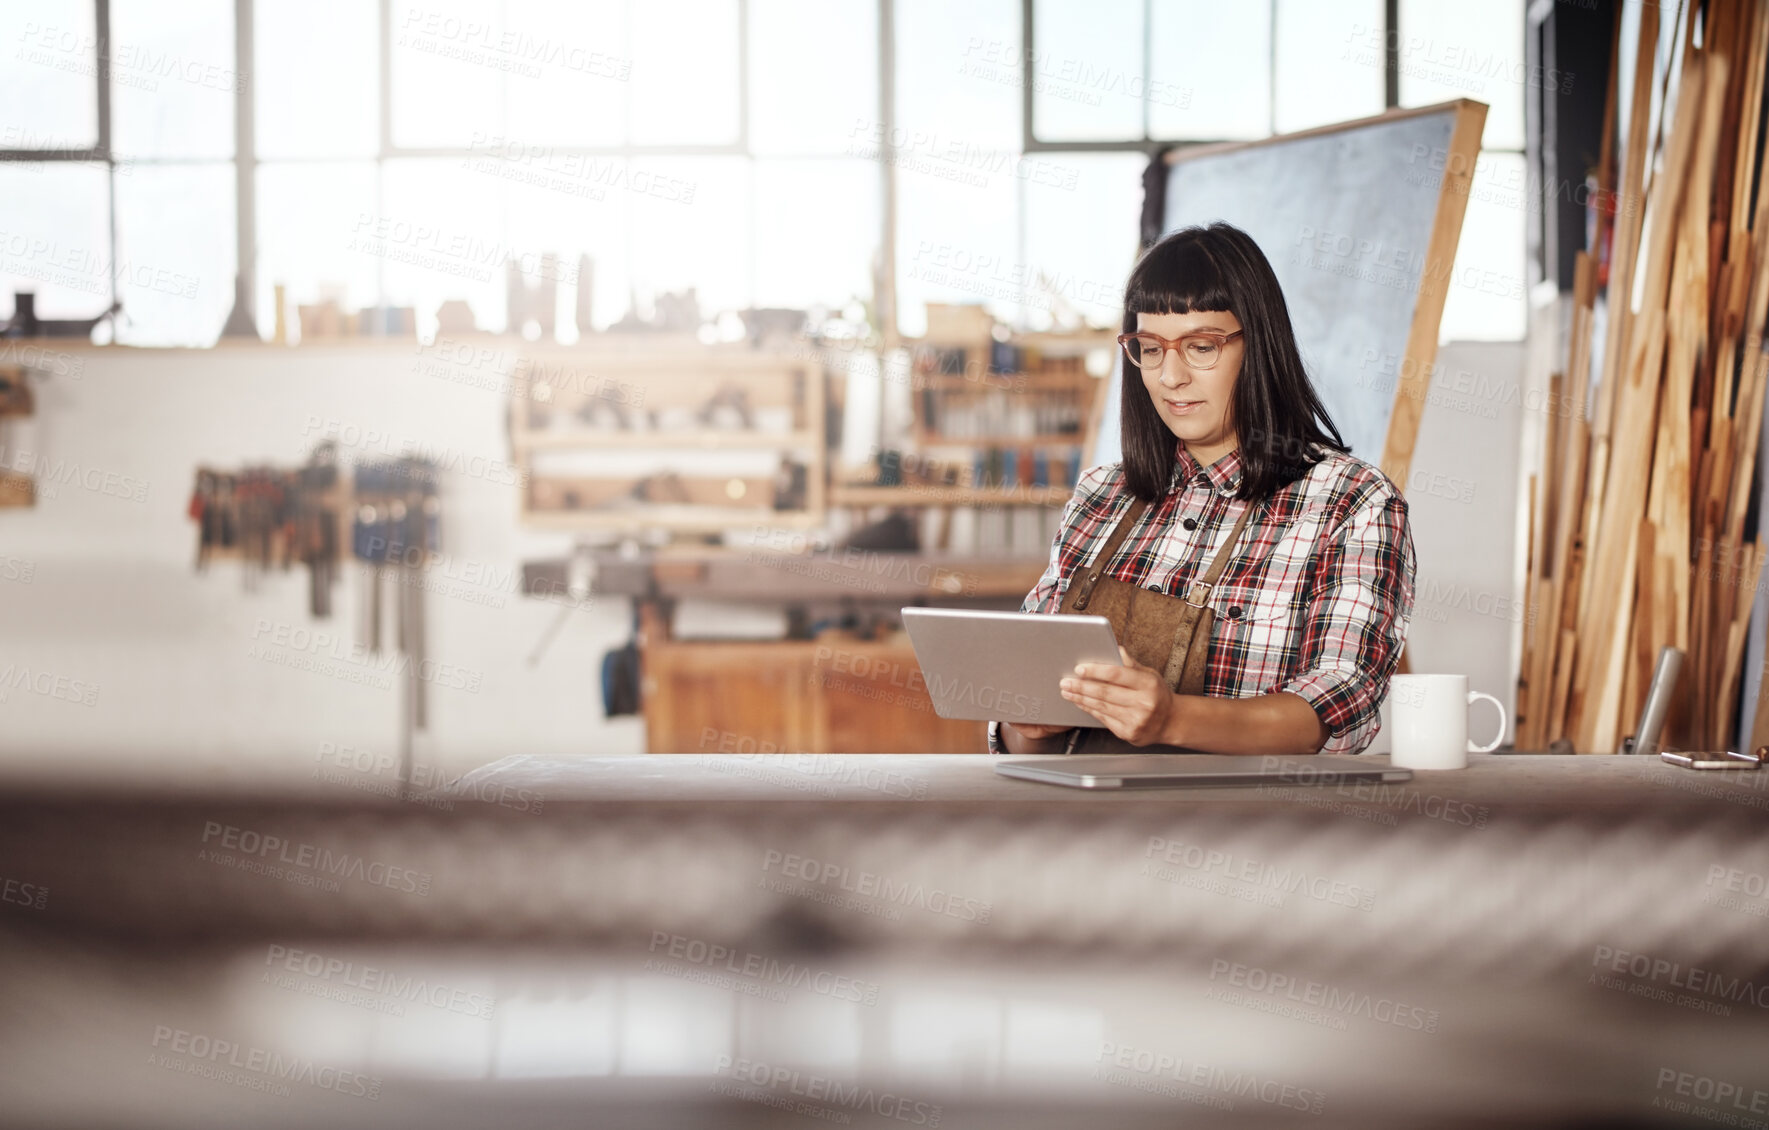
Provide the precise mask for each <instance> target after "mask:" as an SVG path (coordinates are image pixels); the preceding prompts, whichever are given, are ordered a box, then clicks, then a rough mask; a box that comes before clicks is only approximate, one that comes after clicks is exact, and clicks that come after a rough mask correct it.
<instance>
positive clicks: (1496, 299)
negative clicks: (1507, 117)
mask: <svg viewBox="0 0 1769 1130" xmlns="http://www.w3.org/2000/svg"><path fill="white" fill-rule="evenodd" d="M1523 160H1524V159H1523V157H1522V156H1521V155H1520V154H1516V153H1482V154H1481V155H1480V159H1479V160H1478V161H1476V162H1475V165H1474V185H1473V187H1472V188H1471V189H1470V190H1469V193H1468V213H1467V215H1466V217H1465V218H1464V219H1463V220H1462V241H1461V243H1459V244H1458V245H1457V247H1456V266H1455V273H1454V276H1453V277H1452V279H1451V284H1450V288H1449V294H1448V295H1447V296H1446V298H1445V300H1444V307H1443V326H1442V329H1441V330H1440V331H1439V333H1438V335H1437V336H1438V340H1439V341H1518V340H1521V339H1522V337H1523V335H1524V330H1525V326H1526V320H1527V316H1528V314H1527V307H1526V304H1525V299H1524V295H1525V292H1526V290H1527V288H1528V283H1526V282H1525V280H1524V245H1523V238H1524V236H1523V232H1524V218H1525V209H1526V208H1527V207H1528V205H1529V193H1528V190H1527V187H1526V186H1525V184H1524V165H1523Z"/></svg>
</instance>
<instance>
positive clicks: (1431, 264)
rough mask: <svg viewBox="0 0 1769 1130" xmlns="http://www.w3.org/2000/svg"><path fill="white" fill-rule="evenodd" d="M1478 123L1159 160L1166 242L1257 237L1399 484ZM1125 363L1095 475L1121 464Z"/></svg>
mask: <svg viewBox="0 0 1769 1130" xmlns="http://www.w3.org/2000/svg"><path fill="white" fill-rule="evenodd" d="M1485 121H1486V106H1485V105H1484V104H1483V103H1479V102H1473V101H1470V100H1468V99H1459V100H1457V101H1454V102H1446V103H1442V104H1440V105H1436V106H1426V107H1420V108H1417V109H1411V110H1391V111H1389V112H1388V113H1386V114H1380V115H1378V116H1376V117H1373V118H1361V119H1359V120H1357V121H1352V122H1344V123H1341V124H1338V125H1332V126H1324V127H1320V128H1317V129H1312V130H1306V131H1303V132H1301V133H1293V134H1284V135H1282V136H1279V137H1273V138H1268V139H1266V140H1264V141H1256V142H1249V143H1245V144H1229V145H1211V146H1200V147H1196V148H1192V149H1187V150H1180V151H1176V152H1173V153H1169V154H1165V155H1164V156H1161V157H1157V158H1156V159H1157V160H1161V161H1165V162H1167V164H1168V168H1167V170H1166V178H1165V181H1166V185H1165V192H1164V194H1163V200H1162V202H1161V222H1160V231H1161V232H1162V233H1163V234H1165V233H1167V232H1171V231H1175V230H1177V229H1179V228H1182V227H1188V226H1190V225H1192V224H1203V223H1210V222H1213V221H1216V220H1226V221H1227V222H1229V223H1231V224H1234V225H1235V226H1236V227H1238V228H1241V229H1242V230H1244V231H1245V232H1247V234H1248V235H1250V236H1252V237H1253V240H1254V242H1256V243H1258V244H1259V247H1260V249H1261V250H1263V251H1264V252H1265V254H1266V257H1267V258H1268V259H1270V260H1271V264H1272V269H1273V270H1274V271H1275V272H1276V274H1277V276H1278V282H1279V283H1280V284H1281V285H1282V287H1283V290H1284V298H1285V301H1286V302H1287V303H1288V305H1289V308H1290V319H1291V322H1292V324H1293V325H1294V326H1295V329H1296V338H1297V343H1298V345H1299V346H1300V347H1301V350H1302V358H1303V362H1304V364H1305V365H1306V366H1307V367H1308V371H1309V375H1310V377H1311V378H1312V379H1313V380H1314V383H1315V387H1316V389H1317V390H1318V391H1319V393H1320V395H1321V399H1322V400H1323V401H1324V402H1325V404H1326V406H1327V411H1328V412H1329V413H1330V414H1331V415H1332V417H1333V421H1334V423H1336V424H1338V425H1339V430H1340V432H1341V434H1343V435H1344V437H1345V440H1346V442H1347V443H1348V444H1349V445H1350V447H1351V450H1352V453H1353V454H1355V455H1358V456H1360V457H1361V458H1364V459H1368V460H1370V461H1372V462H1379V463H1380V464H1381V466H1382V469H1383V470H1384V471H1385V472H1386V473H1387V474H1388V476H1389V478H1391V479H1393V480H1394V481H1395V482H1396V483H1399V484H1402V486H1403V487H1404V485H1405V483H1406V480H1407V472H1408V470H1409V468H1410V464H1411V462H1412V453H1413V440H1414V437H1415V436H1416V435H1417V433H1418V426H1419V413H1420V411H1421V410H1422V409H1423V407H1424V404H1425V392H1426V389H1427V388H1428V387H1429V384H1430V375H1431V367H1432V364H1433V363H1434V361H1435V360H1436V355H1437V331H1438V325H1439V322H1440V320H1441V319H1442V316H1443V300H1444V295H1445V293H1446V292H1447V289H1448V286H1449V285H1450V283H1451V281H1452V279H1453V271H1454V264H1455V253H1456V243H1457V240H1458V239H1459V238H1460V236H1461V231H1462V216H1463V213H1464V211H1465V210H1466V205H1467V199H1468V197H1467V193H1468V186H1469V184H1470V182H1471V180H1472V174H1473V171H1474V162H1475V158H1476V156H1477V155H1478V153H1479V150H1480V131H1481V128H1482V126H1483V125H1484V124H1485ZM1159 181H1160V178H1158V177H1155V178H1145V182H1146V183H1159ZM1119 361H1120V372H1119V374H1118V376H1117V378H1116V379H1113V380H1112V381H1111V387H1110V389H1109V391H1108V393H1107V402H1106V405H1105V410H1104V411H1102V412H1101V413H1100V424H1099V432H1098V436H1097V440H1096V444H1095V449H1094V455H1093V459H1092V460H1091V462H1093V463H1111V462H1115V461H1117V460H1118V459H1119V458H1121V452H1120V450H1119V444H1118V393H1119V382H1120V380H1121V379H1122V364H1123V358H1122V357H1120V358H1119Z"/></svg>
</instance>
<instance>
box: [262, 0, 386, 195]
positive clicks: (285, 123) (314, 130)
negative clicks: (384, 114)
mask: <svg viewBox="0 0 1769 1130" xmlns="http://www.w3.org/2000/svg"><path fill="white" fill-rule="evenodd" d="M252 19H253V24H252V37H253V53H254V54H255V55H256V56H257V67H256V68H255V70H254V71H253V73H252V74H251V75H250V76H248V83H249V85H250V86H251V87H252V88H253V106H254V113H255V114H256V115H257V119H256V121H255V122H254V126H253V128H254V135H255V139H256V142H257V147H258V156H259V157H261V158H267V159H270V160H275V159H277V158H280V157H371V156H373V155H374V153H375V146H376V144H377V141H376V135H377V134H378V133H379V132H380V128H381V127H380V120H381V115H380V112H379V110H377V109H376V107H377V106H379V104H380V101H381V91H380V67H381V64H380V58H379V56H380V51H379V45H380V40H381V31H380V19H379V18H378V10H377V6H376V5H374V4H364V3H362V2H361V0H257V6H256V8H255V9H254V14H253V17H252ZM395 19H396V20H397V19H398V16H395ZM321 59H323V60H325V65H324V66H320V65H317V61H318V60H321Z"/></svg>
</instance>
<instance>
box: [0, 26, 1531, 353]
mask: <svg viewBox="0 0 1769 1130" xmlns="http://www.w3.org/2000/svg"><path fill="white" fill-rule="evenodd" d="M1392 6H1393V7H1394V9H1395V10H1396V11H1397V12H1398V17H1397V19H1398V25H1397V26H1396V27H1392V28H1391V27H1388V26H1387V24H1386V16H1385V12H1386V11H1387V10H1388V9H1389V8H1390V7H1391V5H1390V4H1388V3H1385V2H1384V0H1253V2H1251V3H1244V4H1242V3H1237V4H1221V3H1216V2H1214V0H1088V2H1086V3H1083V2H1081V0H965V2H964V3H951V2H949V0H183V2H181V3H180V4H178V5H173V6H171V7H170V8H167V7H166V6H165V5H163V4H158V3H155V2H154V0H109V2H108V3H106V4H103V5H100V4H98V3H96V2H95V0H35V2H33V3H32V4H30V5H22V4H19V5H5V6H0V42H3V43H4V44H5V45H6V48H7V51H8V55H9V61H8V64H7V65H6V66H5V67H4V68H0V98H3V99H4V101H5V104H6V105H8V106H9V107H12V108H13V112H12V113H11V114H9V121H8V122H7V123H5V126H4V129H5V134H4V136H0V150H3V151H4V153H5V156H6V157H7V158H8V160H7V161H6V162H5V163H3V164H0V191H3V192H4V193H5V197H4V198H5V199H6V200H7V202H8V218H7V223H6V224H5V229H6V230H5V236H6V239H5V242H4V244H0V288H3V293H0V311H9V310H10V309H11V307H12V303H13V298H12V294H13V292H14V291H31V292H33V293H34V294H35V295H36V305H37V310H38V312H39V314H40V315H41V316H43V317H63V318H72V317H95V316H97V315H98V314H100V313H102V312H103V311H104V310H105V309H107V308H108V307H109V306H110V305H111V303H112V302H113V301H117V302H120V303H121V304H122V311H123V312H122V315H121V317H120V318H119V319H118V320H117V322H116V328H115V331H114V332H115V334H116V337H117V339H118V340H121V341H125V342H132V343H138V344H178V345H203V344H208V343H211V342H213V341H214V340H216V338H217V336H218V334H219V333H220V329H221V326H222V323H223V321H224V319H225V318H226V316H227V313H228V311H229V310H230V309H231V308H232V307H233V303H234V279H235V276H236V273H243V274H244V275H246V276H247V277H248V278H249V279H250V281H251V283H252V289H251V294H250V296H249V299H248V305H249V312H250V313H251V315H252V317H253V319H254V321H255V323H256V325H257V327H258V331H259V333H260V334H262V335H263V336H266V337H268V336H270V334H271V333H272V331H273V328H274V326H275V325H276V321H277V313H278V311H277V309H276V304H275V294H276V292H277V288H279V287H280V288H282V290H283V291H284V292H285V294H286V299H285V307H284V311H285V313H286V314H287V316H288V317H289V319H290V321H291V323H294V322H297V321H298V318H297V315H296V313H295V311H296V309H297V307H299V306H307V305H312V304H316V303H324V302H327V301H335V302H336V303H338V305H339V306H340V307H341V308H342V309H344V310H346V311H349V310H356V309H365V308H369V307H374V306H409V307H411V308H413V310H414V311H415V314H416V319H417V324H418V327H419V331H420V333H424V334H426V335H427V334H428V333H429V332H430V331H431V330H432V329H433V328H434V326H435V325H436V317H437V311H438V308H439V307H440V306H441V305H442V304H443V303H445V302H449V301H451V300H461V301H464V302H466V303H467V305H468V307H469V309H470V310H471V312H472V315H473V318H474V320H475V322H476V323H477V324H478V325H479V326H480V327H482V328H484V329H488V330H501V329H503V328H504V326H505V321H506V293H507V289H508V287H509V286H510V282H509V279H508V277H507V272H508V271H509V270H510V264H512V263H514V264H515V265H516V270H517V271H518V272H519V273H520V274H521V275H523V276H524V277H525V279H526V280H527V281H529V282H536V281H542V280H544V281H548V282H550V283H552V285H553V286H554V290H555V294H556V299H557V302H558V312H557V318H556V324H557V325H558V326H559V332H560V334H561V336H563V337H565V338H566V339H567V340H569V339H570V338H571V337H572V336H573V335H574V334H575V333H577V332H579V331H580V330H581V329H587V328H597V329H601V328H606V327H608V326H609V325H611V324H613V323H616V322H619V321H623V320H626V319H629V318H631V317H634V316H637V317H639V318H641V319H644V318H648V317H649V316H650V315H651V313H652V310H653V307H654V304H655V302H656V301H657V299H658V297H659V296H660V295H662V294H664V293H665V292H679V291H685V290H687V289H689V288H692V289H693V290H694V292H695V296H696V299H697V301H698V303H699V305H700V308H701V310H702V312H703V313H705V314H707V315H713V314H717V313H722V312H725V311H730V310H734V309H741V308H744V307H749V306H791V307H805V306H815V305H829V306H834V307H847V306H849V305H850V304H852V303H854V302H855V301H862V302H866V301H870V300H872V299H873V298H875V297H878V296H877V295H876V294H875V292H876V291H877V289H878V288H879V286H880V285H881V284H883V285H885V286H888V287H891V288H894V290H895V299H896V301H895V304H894V309H895V310H896V311H897V328H898V329H899V330H901V331H902V332H904V333H909V334H915V333H919V332H920V331H921V330H922V328H923V327H924V326H925V312H924V311H925V304H926V303H927V302H982V303H984V304H986V305H988V306H989V307H990V308H991V309H992V310H993V311H994V312H996V313H997V314H998V315H999V316H1002V317H1004V318H1007V319H1009V320H1011V321H1013V322H1015V323H1017V324H1020V325H1023V326H1026V327H1028V328H1046V327H1051V326H1071V325H1078V324H1083V323H1088V324H1093V325H1109V324H1111V323H1112V322H1113V321H1114V320H1115V318H1116V302H1117V298H1116V294H1115V291H1116V289H1117V288H1118V287H1120V286H1121V285H1122V279H1123V277H1124V275H1125V273H1126V271H1127V270H1128V268H1129V265H1130V263H1131V261H1132V259H1133V258H1134V256H1135V253H1136V244H1135V230H1136V217H1137V214H1138V210H1139V208H1140V202H1141V192H1142V188H1141V172H1142V168H1143V165H1144V163H1145V162H1146V160H1147V157H1148V154H1150V153H1151V152H1154V151H1156V150H1158V149H1159V148H1162V147H1164V146H1167V145H1171V144H1175V143H1182V142H1191V141H1209V140H1234V139H1251V138H1258V137H1263V136H1267V135H1270V134H1272V133H1274V132H1282V131H1288V130H1295V129H1302V128H1307V127H1309V126H1313V125H1319V124H1323V123H1326V122H1331V121H1337V120H1344V119H1346V118H1351V117H1358V116H1363V115H1368V114H1373V113H1378V112H1380V111H1381V110H1382V109H1383V107H1384V106H1385V105H1387V104H1390V103H1392V104H1395V105H1403V106H1411V105H1422V104H1427V103H1431V102H1436V101H1442V100H1444V99H1447V98H1452V97H1463V96H1466V97H1472V98H1477V99H1480V100H1482V101H1486V102H1488V103H1489V104H1490V105H1491V106H1492V110H1491V112H1490V114H1489V116H1488V121H1487V135H1486V138H1485V147H1484V149H1483V153H1482V157H1481V164H1480V168H1479V170H1478V172H1477V177H1476V179H1477V182H1478V183H1479V184H1480V185H1481V187H1482V188H1483V191H1479V192H1476V193H1475V194H1474V195H1473V198H1472V200H1471V203H1470V206H1469V209H1468V218H1467V221H1466V224H1465V229H1464V236H1463V240H1462V252H1461V256H1462V260H1461V262H1460V263H1459V266H1475V267H1478V268H1481V269H1482V270H1484V271H1486V272H1494V273H1498V274H1500V275H1505V276H1508V277H1514V278H1518V279H1519V280H1521V278H1522V276H1523V274H1524V234H1523V231H1524V218H1525V213H1524V211H1523V209H1524V207H1525V205H1526V200H1527V194H1526V192H1525V189H1524V186H1523V185H1522V180H1523V177H1522V171H1523V157H1522V153H1521V149H1522V145H1523V140H1522V130H1523V122H1522V117H1523V101H1524V99H1523V93H1524V92H1523V91H1522V90H1521V89H1519V88H1518V86H1517V84H1516V83H1515V82H1514V81H1512V80H1511V79H1510V78H1509V77H1508V76H1510V75H1512V74H1514V73H1516V72H1519V71H1523V70H1525V69H1526V68H1523V67H1522V66H1521V62H1522V59H1521V56H1522V43H1523V12H1522V5H1521V4H1519V3H1509V2H1508V3H1501V4H1494V5H1467V4H1462V3H1459V2H1456V0H1398V3H1397V4H1394V5H1392ZM101 21H104V26H100V22H101ZM242 41H249V42H250V43H251V44H252V45H253V48H252V51H251V58H250V59H249V60H241V59H239V58H236V56H237V54H238V51H239V44H240V43H241V42H242ZM1391 47H1392V48H1397V49H1398V50H1387V48H1391ZM1494 59H1497V60H1499V63H1498V64H1493V65H1486V64H1485V63H1482V64H1480V65H1475V63H1476V61H1479V60H1494ZM1507 59H1511V60H1514V61H1515V62H1516V63H1517V64H1518V65H1516V66H1509V65H1501V64H1503V63H1504V61H1505V60H1507ZM887 68H888V69H887ZM887 96H888V97H889V102H888V104H886V103H885V102H883V101H881V99H882V98H885V97H887ZM242 109H244V110H247V111H249V113H246V114H245V115H244V116H243V117H242V115H241V113H240V112H241V110H242ZM242 139H243V140H242ZM242 145H245V146H249V148H245V149H242V151H240V152H236V149H238V148H240V147H241V146H242ZM242 173H243V175H242ZM241 192H244V193H246V194H247V195H245V196H244V197H241V196H240V195H239V194H240V193H241ZM242 205H244V207H242ZM887 210H888V211H889V213H890V214H889V215H887V214H886V212H887ZM242 229H246V230H242ZM886 239H889V240H890V241H891V245H890V251H891V254H890V255H888V256H887V255H884V254H882V253H881V247H882V246H883V244H884V241H885V240H886ZM242 250H243V251H244V252H245V253H244V254H241V252H242ZM892 264H894V270H891V269H889V268H890V265H892ZM580 289H581V290H583V291H584V292H585V293H584V294H583V296H582V300H581V301H580V297H579V291H580ZM1517 289H1518V292H1519V293H1520V292H1521V285H1520V287H1519V288H1517ZM579 311H587V317H588V322H589V325H588V326H585V327H579V326H577V325H576V322H577V317H578V313H579ZM1523 318H1524V304H1523V301H1522V299H1521V298H1520V297H1518V298H1515V299H1514V298H1512V297H1510V296H1508V295H1494V294H1492V293H1484V292H1483V293H1467V294H1463V293H1460V292H1456V293H1453V294H1452V296H1451V298H1450V301H1449V306H1448V309H1447V310H1446V312H1445V317H1444V332H1445V334H1446V336H1454V337H1463V338H1515V337H1518V336H1521V334H1522V332H1523V328H1524V327H1523ZM101 332H103V331H101ZM291 332H292V333H298V327H297V326H296V325H293V324H292V325H291Z"/></svg>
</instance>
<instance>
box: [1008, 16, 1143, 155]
mask: <svg viewBox="0 0 1769 1130" xmlns="http://www.w3.org/2000/svg"><path fill="white" fill-rule="evenodd" d="M1032 19H1033V20H1034V21H1035V22H1034V24H1033V30H1034V31H1035V33H1036V34H1035V35H1033V37H1032V58H1031V59H1030V60H1024V59H1022V60H1021V63H1022V66H1026V67H1030V69H1031V75H1030V77H1031V80H1032V91H1033V93H1032V126H1033V129H1034V130H1036V131H1037V136H1038V139H1039V140H1040V141H1124V140H1135V139H1137V138H1140V137H1142V135H1143V100H1144V98H1145V97H1151V96H1152V95H1153V93H1154V92H1152V91H1149V90H1148V83H1147V81H1146V79H1147V76H1145V75H1144V74H1143V67H1142V55H1143V51H1142V48H1143V24H1142V21H1143V3H1142V0H1096V2H1095V3H1092V4H1089V5H1087V6H1085V7H1083V6H1081V5H1078V4H1074V3H1068V2H1062V0H1038V3H1037V5H1036V7H1035V8H1034V9H1033V12H1032Z"/></svg>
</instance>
